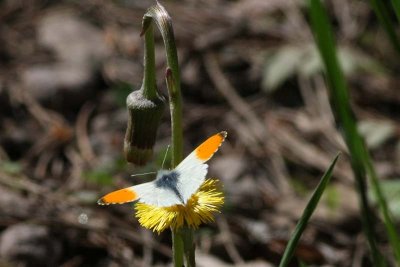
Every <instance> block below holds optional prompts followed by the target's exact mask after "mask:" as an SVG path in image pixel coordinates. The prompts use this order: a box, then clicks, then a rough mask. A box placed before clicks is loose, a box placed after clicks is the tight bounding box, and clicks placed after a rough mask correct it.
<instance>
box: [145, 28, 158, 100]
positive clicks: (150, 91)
mask: <svg viewBox="0 0 400 267" xmlns="http://www.w3.org/2000/svg"><path fill="white" fill-rule="evenodd" d="M144 43H145V48H144V76H143V86H142V88H143V95H144V97H145V98H146V99H150V100H154V99H156V98H157V89H156V88H157V85H156V73H155V69H156V63H155V53H154V33H153V25H152V23H150V25H148V28H147V29H146V33H145V37H144Z"/></svg>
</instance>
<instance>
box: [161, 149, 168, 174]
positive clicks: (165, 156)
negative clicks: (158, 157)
mask: <svg viewBox="0 0 400 267" xmlns="http://www.w3.org/2000/svg"><path fill="white" fill-rule="evenodd" d="M169 147H170V145H168V146H167V151H166V152H165V155H164V159H163V161H162V164H161V169H164V163H165V160H166V159H167V155H168V150H169Z"/></svg>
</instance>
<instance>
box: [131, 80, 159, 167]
mask: <svg viewBox="0 0 400 267" xmlns="http://www.w3.org/2000/svg"><path fill="white" fill-rule="evenodd" d="M143 92H144V90H143V88H142V89H140V90H137V91H134V92H132V93H130V94H129V95H128V97H127V99H126V105H127V108H128V112H129V118H128V127H127V129H126V134H125V141H124V154H125V158H126V160H127V161H128V162H130V163H133V164H136V165H144V164H146V163H147V162H148V161H149V160H150V158H151V156H152V154H153V146H154V143H155V141H156V135H157V129H158V125H159V124H160V120H161V116H162V114H163V111H164V108H165V100H164V99H163V98H162V97H160V96H159V95H158V94H157V97H155V98H153V99H147V98H146V97H145V95H144V94H143Z"/></svg>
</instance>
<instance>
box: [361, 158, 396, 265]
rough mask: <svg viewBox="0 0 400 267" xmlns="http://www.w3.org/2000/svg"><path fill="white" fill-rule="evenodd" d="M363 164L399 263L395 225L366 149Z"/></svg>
mask: <svg viewBox="0 0 400 267" xmlns="http://www.w3.org/2000/svg"><path fill="white" fill-rule="evenodd" d="M365 165H366V168H367V173H368V176H369V177H370V181H371V187H372V190H373V191H374V193H375V195H376V199H377V202H378V205H379V209H380V211H381V212H382V216H383V221H384V223H385V227H386V231H387V233H388V236H389V241H390V244H391V246H392V250H393V253H394V256H395V258H396V261H397V264H398V265H400V239H399V235H398V233H397V230H396V226H395V225H394V223H393V220H392V216H391V214H390V211H389V208H388V204H387V201H386V198H385V196H384V194H383V192H382V188H381V186H380V184H379V180H378V176H377V174H376V171H375V168H374V166H373V164H372V160H371V157H370V155H369V153H368V152H367V151H366V153H365Z"/></svg>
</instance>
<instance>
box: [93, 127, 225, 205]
mask: <svg viewBox="0 0 400 267" xmlns="http://www.w3.org/2000/svg"><path fill="white" fill-rule="evenodd" d="M226 136H227V133H226V132H220V133H217V134H215V135H213V136H211V137H210V138H208V139H207V140H206V141H204V142H203V143H202V144H201V145H200V146H198V147H197V148H196V149H195V150H194V151H193V152H192V153H190V154H189V155H188V156H187V157H186V158H185V159H184V160H183V161H182V162H181V163H180V164H179V165H178V166H177V167H176V169H175V170H176V173H178V174H179V177H178V183H177V188H176V189H177V191H178V194H177V193H176V192H174V191H173V190H171V187H162V186H161V187H160V186H157V184H156V180H155V181H152V182H148V183H143V184H140V185H135V186H131V187H127V188H124V189H120V190H117V191H114V192H111V193H109V194H107V195H105V196H104V197H102V198H101V199H99V200H98V201H97V203H98V204H99V205H109V204H123V203H128V202H133V201H136V200H139V199H140V202H143V203H146V204H149V205H154V206H158V207H169V206H173V205H177V204H185V203H186V201H187V200H188V199H189V198H190V197H191V196H192V195H193V194H194V193H195V192H196V191H197V190H198V189H199V187H200V185H201V184H202V183H203V182H204V179H205V177H206V175H207V169H208V165H207V164H205V162H207V161H208V160H209V159H210V158H211V157H212V156H213V155H214V153H215V152H216V151H217V150H218V148H219V147H220V146H221V144H222V142H223V141H224V140H225V138H226ZM182 201H183V202H184V203H182Z"/></svg>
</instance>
